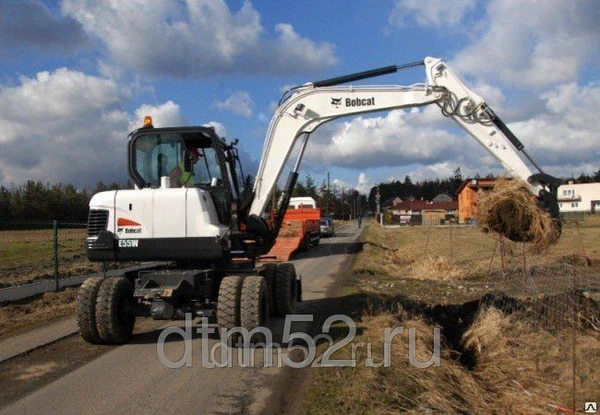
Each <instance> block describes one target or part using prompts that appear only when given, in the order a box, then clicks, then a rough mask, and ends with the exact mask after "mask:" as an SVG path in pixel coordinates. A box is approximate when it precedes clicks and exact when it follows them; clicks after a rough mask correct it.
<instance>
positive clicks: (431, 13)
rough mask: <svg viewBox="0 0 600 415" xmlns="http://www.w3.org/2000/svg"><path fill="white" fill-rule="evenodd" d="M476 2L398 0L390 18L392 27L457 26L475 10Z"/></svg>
mask: <svg viewBox="0 0 600 415" xmlns="http://www.w3.org/2000/svg"><path fill="white" fill-rule="evenodd" d="M476 3H477V1H476V0H454V1H447V0H398V1H396V5H395V7H394V10H393V11H392V13H391V14H390V16H389V18H388V22H389V24H390V25H391V26H405V25H407V24H409V22H410V21H411V20H412V19H414V21H415V22H416V23H417V24H418V25H420V26H425V27H439V26H445V25H449V26H455V25H457V24H459V23H460V22H461V21H462V20H463V18H464V16H465V15H466V14H467V13H469V12H472V11H473V10H474V9H475V6H476Z"/></svg>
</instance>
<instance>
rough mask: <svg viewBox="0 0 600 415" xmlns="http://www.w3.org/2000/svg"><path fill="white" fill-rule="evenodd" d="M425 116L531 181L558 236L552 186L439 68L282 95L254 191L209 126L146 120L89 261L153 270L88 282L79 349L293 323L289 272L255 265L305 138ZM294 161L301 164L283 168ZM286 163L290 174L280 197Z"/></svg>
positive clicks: (95, 212) (495, 120)
mask: <svg viewBox="0 0 600 415" xmlns="http://www.w3.org/2000/svg"><path fill="white" fill-rule="evenodd" d="M417 66H423V67H424V68H425V74H426V82H425V83H422V84H414V85H411V86H398V85H375V86H369V85H362V84H359V85H352V84H350V83H352V82H356V81H360V80H363V79H368V78H373V77H376V76H381V75H387V74H392V73H395V72H397V71H400V70H404V69H407V68H412V67H417ZM426 105H437V106H438V107H439V109H440V112H441V114H442V115H443V116H446V117H449V118H451V119H453V120H454V121H456V123H458V125H460V126H461V127H462V128H464V129H465V130H466V131H467V132H468V134H469V135H470V136H471V137H473V138H474V139H475V140H476V141H478V142H479V143H480V144H481V145H482V146H483V147H484V148H485V149H487V150H488V151H489V152H490V153H491V154H492V155H493V156H495V157H496V158H497V159H498V160H499V161H500V163H502V165H503V166H504V168H505V169H506V170H507V172H508V173H509V175H511V176H513V177H517V178H520V179H523V180H525V181H526V182H527V183H528V186H529V190H530V191H531V193H532V195H534V196H535V197H536V198H537V203H538V205H539V206H540V208H541V209H543V210H544V211H546V212H548V213H549V214H550V215H551V216H552V218H554V219H555V221H556V223H557V224H559V223H560V222H559V214H558V213H559V212H558V203H557V195H556V193H557V188H558V185H559V182H558V180H556V179H555V178H553V177H552V176H550V175H548V174H546V173H544V172H543V171H542V169H541V168H540V167H539V166H538V164H537V163H536V162H535V161H534V160H533V159H532V158H531V156H529V154H527V152H526V151H525V149H524V145H523V144H522V143H521V141H520V140H519V139H518V138H517V137H516V136H515V135H514V134H513V132H512V131H511V130H510V129H509V128H508V127H507V126H506V124H504V123H503V122H502V120H501V119H500V118H499V117H498V116H497V115H496V113H495V112H494V111H493V110H492V108H490V107H489V106H488V105H487V104H486V102H485V101H484V100H483V99H482V98H481V97H480V96H478V95H477V94H476V93H474V92H473V91H471V90H470V89H469V88H468V87H467V86H465V85H464V84H463V82H462V81H461V80H460V79H459V78H458V76H457V75H456V74H455V73H454V72H453V71H452V70H451V69H450V68H449V66H448V65H447V64H446V63H445V62H443V61H442V60H441V59H437V58H433V57H426V58H425V59H424V60H422V61H418V62H412V63H408V64H403V65H391V66H386V67H382V68H377V69H372V70H368V71H363V72H358V73H353V74H349V75H344V76H340V77H335V78H330V79H326V80H321V81H316V82H308V83H305V84H303V85H299V86H297V87H294V88H291V89H290V90H288V91H287V92H286V93H284V95H283V96H282V98H281V100H280V102H279V105H278V108H277V110H276V111H275V114H274V115H273V118H272V120H271V122H270V125H269V128H268V131H267V135H266V138H265V142H264V147H263V151H262V158H261V162H260V165H259V169H258V173H257V175H256V178H255V181H254V185H253V188H252V189H245V188H243V187H244V183H245V180H244V176H243V170H242V166H241V164H240V160H239V156H238V150H237V147H236V146H237V144H238V141H237V140H233V141H232V142H229V143H227V141H226V139H225V138H223V137H219V136H218V135H217V134H216V132H215V130H214V129H213V128H211V127H207V126H197V127H189V126H185V127H165V128H154V127H153V125H152V120H151V118H149V117H147V118H146V120H145V122H144V126H143V127H142V128H139V129H137V130H135V131H133V132H131V133H130V134H129V137H128V173H129V177H130V179H131V181H132V182H133V183H134V185H135V188H134V189H128V190H115V191H108V192H101V193H98V194H96V195H94V196H93V197H92V199H91V201H90V205H89V207H90V210H89V219H88V228H87V239H86V250H87V257H88V258H89V259H90V260H91V261H156V262H157V263H159V265H156V266H155V267H152V268H149V269H144V270H136V271H127V272H123V273H122V275H119V276H113V277H108V278H102V277H92V278H89V279H88V280H86V281H85V282H84V283H83V284H82V286H81V288H80V290H79V294H78V299H77V321H78V327H79V332H80V334H81V336H82V337H83V339H85V340H86V341H88V342H90V343H96V344H123V343H126V342H128V341H129V340H130V338H131V336H132V332H133V328H134V325H135V320H136V317H137V316H151V317H152V318H154V319H177V318H183V317H184V316H185V315H186V314H187V313H191V314H192V315H197V316H208V317H212V318H216V323H217V325H218V326H219V327H220V328H221V329H228V330H229V329H233V328H236V327H238V328H244V329H247V330H253V329H255V328H257V327H260V326H263V325H264V324H265V322H266V320H267V319H268V318H269V317H271V316H285V315H286V314H290V313H292V312H293V311H294V309H295V306H296V304H297V303H298V302H299V301H301V296H302V294H301V293H302V282H301V279H300V278H299V276H298V275H297V274H296V270H295V268H294V265H293V264H292V263H289V262H284V263H279V264H273V263H263V262H261V261H260V258H261V256H264V255H265V254H266V253H267V252H268V251H269V250H270V249H271V247H272V246H273V244H274V242H275V240H276V238H277V236H278V232H279V230H280V228H281V225H282V221H283V216H284V214H285V211H286V209H287V207H288V204H289V202H290V197H291V195H292V192H293V190H294V186H295V184H296V181H297V179H298V171H299V167H300V162H301V160H302V158H303V156H304V153H305V149H306V147H307V145H308V143H309V139H310V136H311V134H312V133H313V132H314V131H315V130H316V129H317V128H318V127H319V126H321V125H322V124H324V123H327V122H330V121H333V120H336V119H338V118H340V117H346V116H352V115H357V114H366V113H373V112H378V111H390V110H394V109H402V108H414V107H423V106H426ZM292 154H294V155H295V162H293V161H294V160H289V159H290V158H291V156H292ZM288 161H291V162H293V163H291V165H293V167H292V168H291V171H290V172H289V175H288V177H287V181H286V182H285V186H284V187H283V189H278V186H277V183H278V181H279V180H280V178H282V175H283V171H284V168H285V166H286V165H287V163H288ZM530 166H531V167H530ZM532 169H533V171H532ZM534 171H535V173H534ZM275 192H277V193H278V194H279V197H278V199H277V200H274V197H273V195H274V193H275ZM557 226H558V225H557Z"/></svg>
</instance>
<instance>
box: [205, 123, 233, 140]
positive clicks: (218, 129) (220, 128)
mask: <svg viewBox="0 0 600 415" xmlns="http://www.w3.org/2000/svg"><path fill="white" fill-rule="evenodd" d="M203 126H204V127H212V128H214V129H215V133H216V134H217V135H218V136H219V137H227V129H226V128H225V126H224V125H223V124H221V123H220V122H217V121H211V122H207V123H206V124H204V125H203Z"/></svg>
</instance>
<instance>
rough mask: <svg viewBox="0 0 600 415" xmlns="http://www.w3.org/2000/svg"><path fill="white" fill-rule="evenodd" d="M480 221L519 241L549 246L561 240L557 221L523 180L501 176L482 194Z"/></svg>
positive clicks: (496, 231) (479, 210)
mask: <svg viewBox="0 0 600 415" xmlns="http://www.w3.org/2000/svg"><path fill="white" fill-rule="evenodd" d="M477 223H478V225H479V226H481V227H482V228H483V229H485V230H487V231H491V232H495V233H497V234H499V235H502V236H505V237H507V238H508V239H510V240H512V241H516V242H530V243H532V244H533V245H534V246H536V247H537V248H545V247H547V246H549V245H551V244H553V243H554V242H556V241H557V239H558V236H559V233H558V230H557V228H556V226H555V224H554V221H553V220H552V218H551V217H550V215H548V214H547V213H545V212H543V211H542V210H541V209H540V208H539V207H538V206H537V204H536V201H535V199H533V198H532V196H531V192H530V191H529V187H528V185H527V183H525V182H524V181H522V180H517V179H513V180H506V179H500V180H498V181H497V182H496V184H495V186H494V188H493V189H492V190H491V191H490V192H487V193H484V194H482V195H481V197H480V199H479V202H478V207H477Z"/></svg>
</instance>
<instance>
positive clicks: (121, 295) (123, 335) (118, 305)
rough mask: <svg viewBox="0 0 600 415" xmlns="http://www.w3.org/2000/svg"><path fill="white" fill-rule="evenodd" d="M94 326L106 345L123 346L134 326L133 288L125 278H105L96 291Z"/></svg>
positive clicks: (129, 337)
mask: <svg viewBox="0 0 600 415" xmlns="http://www.w3.org/2000/svg"><path fill="white" fill-rule="evenodd" d="M96 326H97V328H98V334H99V335H100V338H101V339H102V341H103V342H104V343H106V344H124V343H127V342H128V341H129V339H131V335H132V334H133V328H134V326H135V307H134V300H133V286H132V285H131V283H130V282H129V281H128V280H127V278H125V277H110V278H106V279H105V280H104V282H103V283H102V285H101V286H100V290H99V291H98V300H97V302H96Z"/></svg>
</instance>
